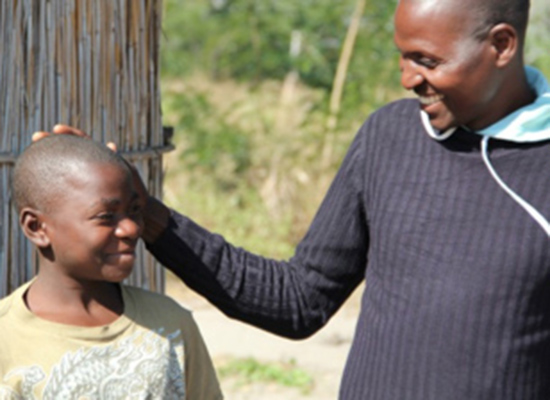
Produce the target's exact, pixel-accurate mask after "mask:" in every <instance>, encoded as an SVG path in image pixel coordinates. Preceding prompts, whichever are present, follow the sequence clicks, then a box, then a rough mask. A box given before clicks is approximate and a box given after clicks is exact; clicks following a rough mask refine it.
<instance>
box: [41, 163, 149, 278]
mask: <svg viewBox="0 0 550 400" xmlns="http://www.w3.org/2000/svg"><path fill="white" fill-rule="evenodd" d="M73 171H74V172H73ZM73 171H71V172H72V173H70V174H67V175H66V176H65V178H64V181H65V188H66V190H64V192H63V193H61V194H60V195H59V196H56V199H55V204H54V206H53V207H52V209H51V210H49V211H48V212H47V213H46V214H44V215H43V228H44V231H45V234H46V235H47V237H48V240H49V247H50V250H51V251H50V252H49V253H50V258H51V259H50V263H51V264H52V266H53V267H55V268H57V269H58V271H59V272H61V273H62V274H64V275H66V276H68V277H69V278H72V279H74V280H78V281H82V280H88V281H108V282H121V281H122V280H124V279H125V278H127V277H128V275H130V273H131V272H132V268H133V265H134V261H135V258H136V256H135V248H136V244H137V241H138V239H139V236H140V233H141V230H142V228H143V222H142V219H141V209H140V204H139V201H138V196H137V194H136V192H135V190H134V188H133V185H132V179H131V175H130V173H129V171H128V170H125V169H124V168H122V167H121V166H119V165H114V164H109V163H101V164H98V163H95V164H94V163H85V164H84V163H79V165H75V168H74V169H73Z"/></svg>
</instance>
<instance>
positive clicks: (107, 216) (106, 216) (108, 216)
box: [97, 213, 115, 221]
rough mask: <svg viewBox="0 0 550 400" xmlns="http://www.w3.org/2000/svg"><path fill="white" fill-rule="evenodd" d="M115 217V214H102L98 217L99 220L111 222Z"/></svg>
mask: <svg viewBox="0 0 550 400" xmlns="http://www.w3.org/2000/svg"><path fill="white" fill-rule="evenodd" d="M114 217H115V214H113V213H101V214H99V215H98V216H97V219H100V220H102V221H111V220H113V218H114Z"/></svg>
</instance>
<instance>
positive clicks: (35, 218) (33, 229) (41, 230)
mask: <svg viewBox="0 0 550 400" xmlns="http://www.w3.org/2000/svg"><path fill="white" fill-rule="evenodd" d="M19 223H20V224H21V228H22V229H23V233H24V234H25V236H26V237H27V238H29V240H30V241H31V242H32V243H34V245H35V246H36V247H38V248H45V247H48V246H49V245H50V238H49V236H48V233H47V231H46V229H45V228H46V224H45V221H44V214H43V213H42V212H40V211H38V210H36V209H34V208H31V207H24V208H23V209H22V210H21V211H20V213H19Z"/></svg>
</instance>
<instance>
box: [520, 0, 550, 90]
mask: <svg viewBox="0 0 550 400" xmlns="http://www.w3.org/2000/svg"><path fill="white" fill-rule="evenodd" d="M549 26H550V3H548V1H547V0H539V1H534V2H533V4H532V9H531V21H530V24H529V28H528V31H527V40H526V46H525V47H526V62H527V63H528V64H531V65H533V66H535V67H537V68H539V69H540V70H541V71H542V72H543V73H544V74H545V75H546V77H547V78H549V79H550V51H549V49H550V36H549V35H548V32H549V31H548V27H549Z"/></svg>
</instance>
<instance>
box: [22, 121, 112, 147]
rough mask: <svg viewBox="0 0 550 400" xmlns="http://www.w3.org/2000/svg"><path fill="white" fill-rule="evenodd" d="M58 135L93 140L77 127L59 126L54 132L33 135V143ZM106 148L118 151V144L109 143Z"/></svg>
mask: <svg viewBox="0 0 550 400" xmlns="http://www.w3.org/2000/svg"><path fill="white" fill-rule="evenodd" d="M52 133H53V134H57V135H75V136H80V137H83V138H86V139H91V138H90V136H89V135H88V134H87V133H86V132H84V131H81V130H80V129H77V128H75V127H72V126H69V125H64V124H57V125H55V126H54V127H53V129H52V132H51V133H50V132H44V131H38V132H35V133H33V135H32V141H33V142H36V141H37V140H40V139H42V138H44V137H46V136H49V135H51V134H52ZM106 146H107V147H108V148H110V149H111V150H113V151H117V146H116V143H114V142H107V143H106Z"/></svg>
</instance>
